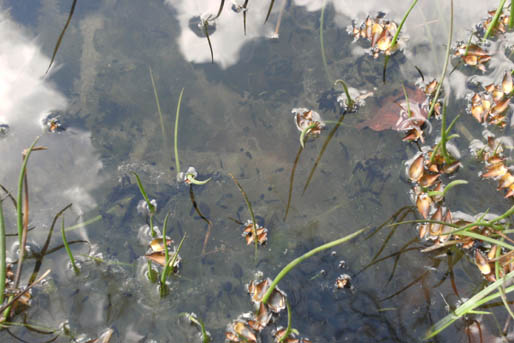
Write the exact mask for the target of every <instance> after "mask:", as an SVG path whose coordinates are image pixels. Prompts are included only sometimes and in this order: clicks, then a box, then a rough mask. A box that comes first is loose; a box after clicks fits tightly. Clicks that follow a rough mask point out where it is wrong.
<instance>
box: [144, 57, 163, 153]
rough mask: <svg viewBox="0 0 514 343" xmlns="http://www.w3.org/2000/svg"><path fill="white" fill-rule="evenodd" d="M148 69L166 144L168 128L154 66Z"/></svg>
mask: <svg viewBox="0 0 514 343" xmlns="http://www.w3.org/2000/svg"><path fill="white" fill-rule="evenodd" d="M148 71H149V72H150V80H151V81H152V88H153V95H154V97H155V104H156V105H157V112H158V113H159V119H160V121H161V133H162V139H163V140H164V144H166V130H165V128H164V118H163V116H162V111H161V103H160V102H159V94H158V93H157V87H156V86H155V80H154V78H153V72H152V67H150V66H149V67H148Z"/></svg>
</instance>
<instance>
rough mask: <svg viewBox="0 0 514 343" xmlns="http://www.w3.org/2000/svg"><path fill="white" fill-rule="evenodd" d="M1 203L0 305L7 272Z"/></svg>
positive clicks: (0, 203) (0, 205) (1, 205)
mask: <svg viewBox="0 0 514 343" xmlns="http://www.w3.org/2000/svg"><path fill="white" fill-rule="evenodd" d="M3 201H4V199H0V304H3V303H4V294H5V275H6V274H5V273H6V270H7V266H6V253H5V249H6V246H5V220H4V211H3Z"/></svg>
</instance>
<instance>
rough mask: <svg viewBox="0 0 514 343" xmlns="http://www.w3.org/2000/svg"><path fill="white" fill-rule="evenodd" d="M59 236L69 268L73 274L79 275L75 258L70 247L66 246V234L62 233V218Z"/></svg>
mask: <svg viewBox="0 0 514 343" xmlns="http://www.w3.org/2000/svg"><path fill="white" fill-rule="evenodd" d="M61 235H62V242H63V244H64V249H66V253H67V254H68V257H69V258H70V262H71V266H72V267H73V271H74V272H75V274H77V275H78V274H79V273H80V270H79V268H78V267H77V264H76V263H75V258H74V257H73V254H72V253H71V249H70V246H69V245H68V240H67V239H66V233H65V231H64V217H63V218H62V224H61Z"/></svg>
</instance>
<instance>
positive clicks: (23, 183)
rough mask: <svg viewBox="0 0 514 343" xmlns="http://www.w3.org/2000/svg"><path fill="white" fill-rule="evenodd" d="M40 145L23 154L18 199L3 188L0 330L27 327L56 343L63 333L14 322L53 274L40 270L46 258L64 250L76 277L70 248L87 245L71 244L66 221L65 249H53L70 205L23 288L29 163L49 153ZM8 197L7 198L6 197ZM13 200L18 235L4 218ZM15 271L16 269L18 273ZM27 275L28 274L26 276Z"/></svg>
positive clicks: (34, 256)
mask: <svg viewBox="0 0 514 343" xmlns="http://www.w3.org/2000/svg"><path fill="white" fill-rule="evenodd" d="M38 141H39V137H37V138H36V139H35V140H34V142H33V143H32V144H31V145H30V147H29V148H28V149H26V150H24V151H23V154H22V156H23V162H22V164H21V168H20V173H19V177H18V187H19V188H18V190H17V197H16V198H15V197H14V196H13V195H12V194H11V193H10V192H9V191H8V190H7V189H6V187H4V186H1V187H0V188H1V189H2V191H3V193H4V194H2V196H1V197H0V313H1V315H0V327H1V328H2V329H8V328H10V327H14V326H23V327H25V328H27V329H28V330H33V331H35V332H38V333H42V334H56V336H55V337H54V340H55V339H56V338H57V337H58V336H59V335H62V334H63V333H62V332H58V330H53V329H48V328H42V327H40V326H38V325H34V324H31V323H28V322H27V318H25V319H24V321H23V323H22V322H16V321H14V319H15V317H16V316H17V315H19V314H21V313H24V311H25V310H26V309H27V308H29V307H30V302H29V300H30V294H29V291H30V290H31V289H32V288H33V287H34V286H36V285H38V284H40V283H42V282H43V281H44V280H45V279H46V278H47V277H48V276H49V274H50V273H51V270H50V269H48V270H46V271H45V272H43V273H41V274H40V269H41V266H42V262H43V258H44V257H45V256H46V255H48V254H50V253H52V252H54V251H57V250H60V249H63V248H64V249H65V250H66V252H67V254H68V256H69V258H70V261H71V264H72V267H73V270H74V271H75V273H76V274H78V273H79V268H78V266H77V264H76V262H75V259H74V257H73V254H72V252H71V248H70V245H72V244H75V243H84V241H82V240H80V241H71V242H68V241H67V239H66V236H65V233H64V219H63V221H62V225H61V233H62V239H63V244H62V245H61V246H57V247H54V248H52V249H49V245H50V240H51V236H52V233H53V231H54V227H55V225H56V223H57V220H58V218H59V217H60V216H62V214H63V213H64V212H65V211H66V210H67V209H69V208H70V207H71V204H70V205H67V206H66V207H65V208H63V209H62V210H61V211H59V212H58V213H57V214H56V215H55V217H54V219H53V222H52V224H51V226H50V230H49V231H48V235H47V238H46V241H45V243H44V244H43V246H42V248H41V249H40V251H34V252H33V254H32V256H31V257H30V258H31V259H35V263H34V269H33V271H32V273H31V274H29V275H30V277H29V278H28V281H27V284H26V286H24V287H22V286H21V280H22V273H23V269H24V268H23V267H24V266H25V265H26V263H25V262H26V259H27V258H26V256H25V255H26V245H27V238H28V233H29V231H30V229H29V227H28V224H29V190H28V189H29V188H28V175H27V174H28V161H29V157H30V155H31V153H32V152H33V151H41V150H46V148H45V147H43V146H37V145H36V144H37V143H38ZM4 195H5V196H4ZM6 198H9V199H10V200H11V202H12V203H13V206H14V207H15V210H16V225H17V233H16V234H8V233H7V232H6V231H7V230H6V229H7V228H6V221H5V215H4V206H3V204H4V200H5V199H6ZM9 236H17V238H16V240H17V244H18V260H17V261H15V262H14V263H9V264H8V263H7V254H6V251H7V238H8V237H9ZM14 268H16V269H15V270H14ZM23 274H25V273H23ZM6 285H9V289H7V288H6Z"/></svg>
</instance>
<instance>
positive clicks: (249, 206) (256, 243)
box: [228, 173, 259, 258]
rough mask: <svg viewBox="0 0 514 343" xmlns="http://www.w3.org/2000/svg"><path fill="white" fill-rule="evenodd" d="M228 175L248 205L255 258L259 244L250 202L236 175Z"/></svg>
mask: <svg viewBox="0 0 514 343" xmlns="http://www.w3.org/2000/svg"><path fill="white" fill-rule="evenodd" d="M228 175H230V177H231V178H232V180H234V183H235V184H236V186H237V188H239V191H240V192H241V194H242V195H243V198H244V200H245V203H246V207H248V211H249V212H250V217H251V219H252V235H253V240H254V242H255V257H256V258H257V248H258V245H259V240H258V238H257V227H256V226H257V222H256V221H255V215H254V213H253V209H252V204H251V203H250V200H248V196H247V195H246V192H245V191H244V189H243V187H242V186H241V184H240V183H239V181H237V179H236V177H235V176H234V175H232V174H231V173H228Z"/></svg>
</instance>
